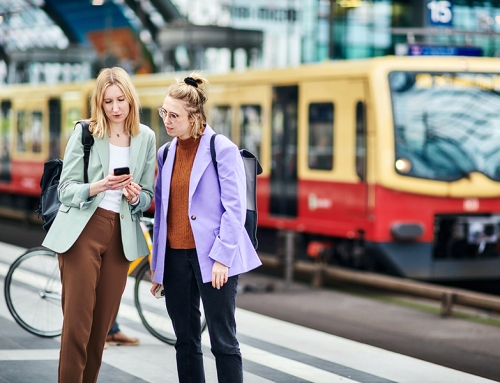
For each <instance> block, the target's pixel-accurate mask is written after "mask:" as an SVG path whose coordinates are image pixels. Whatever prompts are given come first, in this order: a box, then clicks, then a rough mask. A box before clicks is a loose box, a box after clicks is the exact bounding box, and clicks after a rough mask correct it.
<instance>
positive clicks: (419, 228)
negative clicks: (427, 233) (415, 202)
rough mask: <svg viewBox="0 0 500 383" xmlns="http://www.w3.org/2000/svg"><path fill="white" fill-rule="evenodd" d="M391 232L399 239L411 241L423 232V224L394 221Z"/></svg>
mask: <svg viewBox="0 0 500 383" xmlns="http://www.w3.org/2000/svg"><path fill="white" fill-rule="evenodd" d="M391 234H392V236H393V237H394V238H395V239H398V240H400V241H412V240H415V239H417V238H418V237H420V236H421V235H422V234H424V226H423V225H422V224H421V223H415V222H394V223H393V224H392V225H391Z"/></svg>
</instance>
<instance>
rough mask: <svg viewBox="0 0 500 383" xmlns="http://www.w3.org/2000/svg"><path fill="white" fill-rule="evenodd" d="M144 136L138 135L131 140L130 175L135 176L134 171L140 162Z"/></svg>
mask: <svg viewBox="0 0 500 383" xmlns="http://www.w3.org/2000/svg"><path fill="white" fill-rule="evenodd" d="M142 141H143V139H142V134H138V135H137V136H135V137H132V138H131V139H130V166H129V167H130V174H132V175H133V174H134V170H135V168H136V166H137V163H138V162H139V155H140V153H141V146H142Z"/></svg>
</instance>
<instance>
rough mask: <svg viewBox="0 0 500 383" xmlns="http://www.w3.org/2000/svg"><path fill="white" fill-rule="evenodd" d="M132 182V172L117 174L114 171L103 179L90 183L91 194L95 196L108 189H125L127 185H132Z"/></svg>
mask: <svg viewBox="0 0 500 383" xmlns="http://www.w3.org/2000/svg"><path fill="white" fill-rule="evenodd" d="M131 182H132V176H131V175H130V174H122V175H120V176H115V175H114V174H113V173H109V174H108V175H107V176H106V177H104V178H103V179H102V180H100V181H97V182H94V183H91V184H90V192H89V196H90V197H92V196H95V195H97V194H99V193H101V192H104V191H106V190H118V189H123V188H124V187H125V186H127V185H130V183H131Z"/></svg>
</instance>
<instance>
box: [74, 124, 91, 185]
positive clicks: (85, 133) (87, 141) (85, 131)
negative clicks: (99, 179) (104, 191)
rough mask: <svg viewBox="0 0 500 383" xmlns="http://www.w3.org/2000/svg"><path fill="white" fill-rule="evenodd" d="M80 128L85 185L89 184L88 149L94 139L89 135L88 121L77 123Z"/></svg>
mask: <svg viewBox="0 0 500 383" xmlns="http://www.w3.org/2000/svg"><path fill="white" fill-rule="evenodd" d="M78 122H79V123H80V125H81V126H82V145H83V180H84V182H85V183H88V182H89V174H88V170H89V158H90V149H91V148H92V145H94V137H93V136H92V134H91V133H90V130H89V123H88V121H85V120H81V121H78Z"/></svg>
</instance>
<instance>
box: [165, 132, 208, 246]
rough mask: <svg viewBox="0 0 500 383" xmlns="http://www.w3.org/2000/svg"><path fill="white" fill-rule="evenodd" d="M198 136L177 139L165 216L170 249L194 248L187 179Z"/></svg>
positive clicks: (198, 141) (197, 143) (198, 142)
mask: <svg viewBox="0 0 500 383" xmlns="http://www.w3.org/2000/svg"><path fill="white" fill-rule="evenodd" d="M199 145H200V138H199V137H198V138H196V139H195V138H193V137H190V138H188V139H186V140H179V139H178V140H177V152H176V155H175V162H174V168H173V169H172V180H171V182H170V197H169V201H168V216H167V225H168V226H167V227H168V231H167V242H168V245H169V246H170V247H171V248H172V249H194V248H195V247H196V245H195V242H194V236H193V231H192V230H191V225H190V223H189V214H188V213H189V212H188V202H189V180H190V178H191V170H192V169H193V163H194V157H195V156H196V151H197V150H198V146H199Z"/></svg>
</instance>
